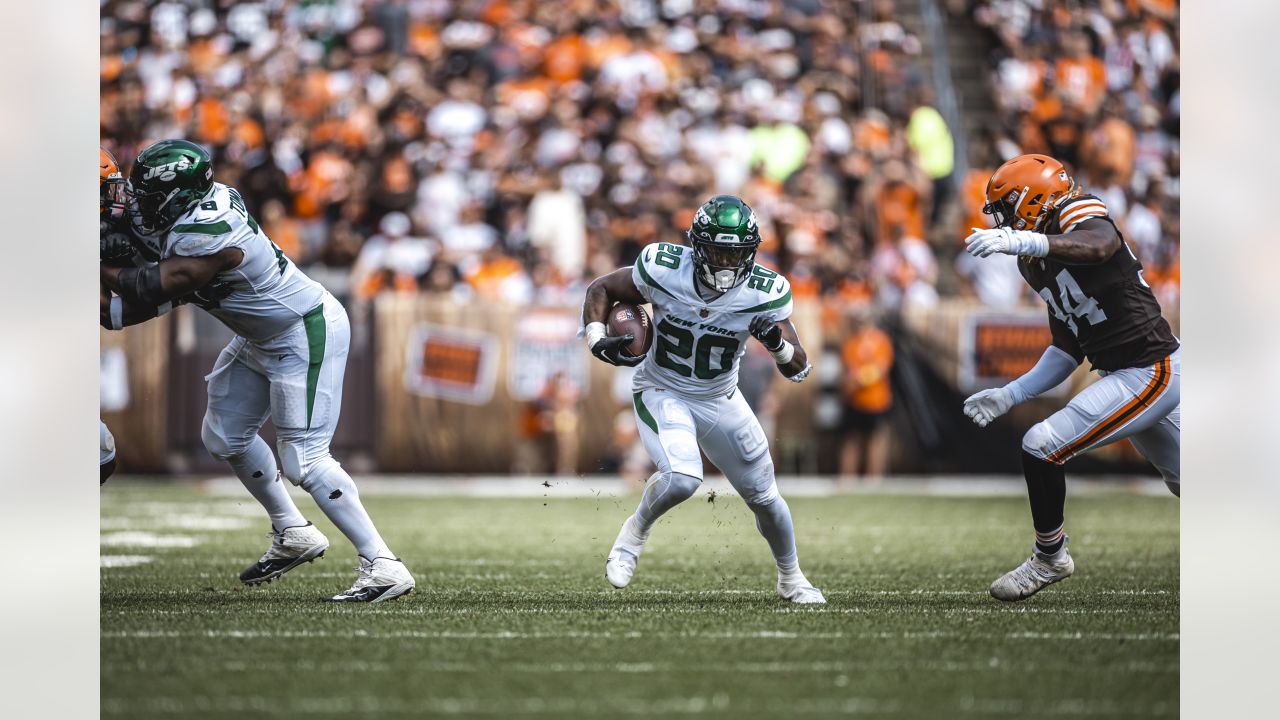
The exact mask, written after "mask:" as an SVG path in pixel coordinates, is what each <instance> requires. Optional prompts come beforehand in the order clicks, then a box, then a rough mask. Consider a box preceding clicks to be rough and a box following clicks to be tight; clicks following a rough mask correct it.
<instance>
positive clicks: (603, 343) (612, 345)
mask: <svg viewBox="0 0 1280 720" xmlns="http://www.w3.org/2000/svg"><path fill="white" fill-rule="evenodd" d="M635 339H636V338H635V336H634V335H632V334H630V333H627V334H626V335H620V336H618V337H606V338H600V339H599V340H597V341H596V344H595V345H592V346H591V354H592V355H595V356H596V357H598V358H600V359H601V360H603V361H605V362H607V363H609V364H610V365H623V366H626V367H635V366H636V365H639V364H640V363H641V362H643V361H644V356H643V355H640V356H636V355H632V354H630V353H628V352H627V350H626V347H627V344H628V343H630V342H631V341H632V340H635Z"/></svg>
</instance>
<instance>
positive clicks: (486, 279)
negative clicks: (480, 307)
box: [467, 255, 521, 299]
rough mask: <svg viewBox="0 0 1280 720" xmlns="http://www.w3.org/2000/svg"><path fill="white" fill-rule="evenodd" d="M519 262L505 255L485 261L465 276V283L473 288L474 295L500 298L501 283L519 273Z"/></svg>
mask: <svg viewBox="0 0 1280 720" xmlns="http://www.w3.org/2000/svg"><path fill="white" fill-rule="evenodd" d="M520 270H521V266H520V262H519V261H517V260H516V259H514V258H510V257H507V256H506V255H499V256H497V257H495V258H492V259H489V260H485V261H484V262H482V263H481V264H480V266H479V267H477V268H476V269H475V271H474V272H472V273H470V274H469V275H467V282H468V283H470V284H471V287H472V288H475V291H476V294H477V295H479V296H480V297H482V298H491V299H494V298H500V297H502V283H503V282H505V281H506V280H507V278H510V277H511V276H513V275H516V274H518V273H519V272H520Z"/></svg>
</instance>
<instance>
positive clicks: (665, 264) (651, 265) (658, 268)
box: [635, 243, 693, 297]
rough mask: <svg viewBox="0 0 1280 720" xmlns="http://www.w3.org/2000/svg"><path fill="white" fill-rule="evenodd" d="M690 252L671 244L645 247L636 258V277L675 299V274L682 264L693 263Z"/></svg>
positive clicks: (677, 276)
mask: <svg viewBox="0 0 1280 720" xmlns="http://www.w3.org/2000/svg"><path fill="white" fill-rule="evenodd" d="M690 255H691V251H690V250H689V248H687V247H685V246H684V245H673V244H671V243H652V244H650V245H646V246H645V247H644V249H643V250H641V251H640V256H639V257H637V258H636V263H635V267H636V275H638V276H639V278H640V281H641V282H643V283H644V284H645V285H648V286H649V287H651V288H653V289H654V290H659V291H661V292H663V293H665V294H667V295H669V296H671V297H675V296H676V295H675V292H673V291H674V290H676V285H675V283H676V282H677V281H678V279H679V277H680V276H679V275H678V274H677V273H676V271H677V270H679V269H680V267H681V264H682V263H687V262H693V261H692V260H691V259H690V257H689V256H690Z"/></svg>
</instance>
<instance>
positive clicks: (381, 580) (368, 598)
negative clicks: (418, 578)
mask: <svg viewBox="0 0 1280 720" xmlns="http://www.w3.org/2000/svg"><path fill="white" fill-rule="evenodd" d="M356 572H357V573H358V575H356V582H355V584H354V585H352V586H351V587H350V588H349V589H347V591H346V592H343V593H339V594H337V595H334V596H333V597H331V598H329V600H330V601H331V602H367V603H380V602H382V601H384V600H395V599H396V598H398V597H400V596H401V595H404V594H406V593H408V592H409V591H410V590H413V588H414V586H415V584H416V583H414V581H413V576H412V575H410V574H409V568H407V567H405V566H404V563H403V562H402V561H401V560H400V559H399V558H384V557H380V558H374V559H373V560H366V559H364V558H360V567H358V568H356Z"/></svg>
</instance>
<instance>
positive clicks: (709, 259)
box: [701, 243, 756, 268]
mask: <svg viewBox="0 0 1280 720" xmlns="http://www.w3.org/2000/svg"><path fill="white" fill-rule="evenodd" d="M701 246H702V256H703V258H705V260H706V263H707V264H708V265H710V266H712V267H717V268H740V267H742V266H744V265H746V264H747V263H749V262H751V258H752V257H753V256H754V255H755V254H756V247H755V245H717V244H715V243H701Z"/></svg>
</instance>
